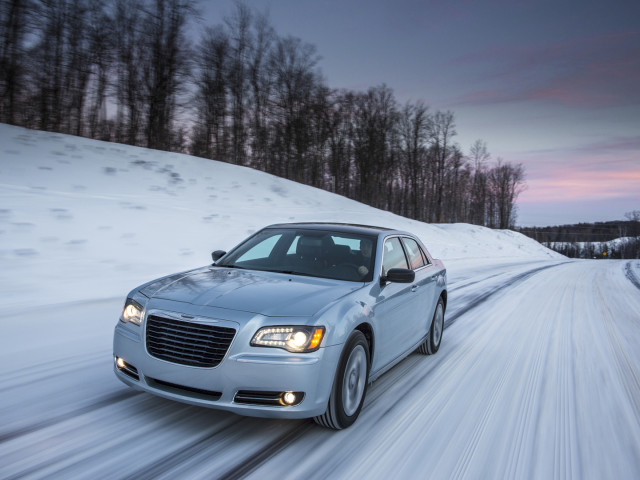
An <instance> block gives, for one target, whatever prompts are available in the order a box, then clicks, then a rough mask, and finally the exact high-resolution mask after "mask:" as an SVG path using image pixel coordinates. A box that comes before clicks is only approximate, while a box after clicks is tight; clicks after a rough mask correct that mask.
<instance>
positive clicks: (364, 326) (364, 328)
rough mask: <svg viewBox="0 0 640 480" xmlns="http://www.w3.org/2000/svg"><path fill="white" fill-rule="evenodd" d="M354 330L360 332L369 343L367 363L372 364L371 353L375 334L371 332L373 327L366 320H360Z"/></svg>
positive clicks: (372, 352) (373, 347) (373, 349)
mask: <svg viewBox="0 0 640 480" xmlns="http://www.w3.org/2000/svg"><path fill="white" fill-rule="evenodd" d="M354 330H358V331H360V332H362V334H363V335H364V338H366V339H367V343H368V344H369V364H370V365H371V364H373V354H374V351H375V335H374V333H373V327H372V326H371V324H369V323H368V322H362V323H361V324H359V325H358V326H357V327H356V328H354Z"/></svg>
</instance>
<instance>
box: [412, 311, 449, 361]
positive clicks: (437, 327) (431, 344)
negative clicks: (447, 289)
mask: <svg viewBox="0 0 640 480" xmlns="http://www.w3.org/2000/svg"><path fill="white" fill-rule="evenodd" d="M443 330H444V302H443V301H442V298H439V299H438V304H437V305H436V310H435V312H433V319H432V320H431V327H430V328H429V335H428V336H427V338H426V340H425V341H424V342H423V343H422V345H420V346H419V347H418V351H419V352H420V353H424V354H425V355H433V354H434V353H436V352H437V351H438V349H439V348H440V343H442V332H443Z"/></svg>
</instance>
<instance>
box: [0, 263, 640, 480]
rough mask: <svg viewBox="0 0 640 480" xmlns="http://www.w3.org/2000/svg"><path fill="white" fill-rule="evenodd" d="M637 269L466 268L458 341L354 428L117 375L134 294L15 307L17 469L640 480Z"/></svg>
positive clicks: (455, 275)
mask: <svg viewBox="0 0 640 480" xmlns="http://www.w3.org/2000/svg"><path fill="white" fill-rule="evenodd" d="M454 263H455V262H454ZM625 267H626V263H625V262H616V261H609V262H593V261H572V262H567V261H545V262H520V263H516V264H513V263H512V264H502V265H494V266H493V267H492V268H490V269H489V270H487V269H486V268H487V267H486V266H485V267H484V268H479V269H465V268H463V267H462V266H461V267H460V268H456V266H454V267H453V268H451V274H450V286H451V292H450V298H451V303H450V306H449V309H448V311H447V328H446V330H445V334H444V340H443V344H442V347H441V350H440V352H438V354H437V355H435V356H432V357H424V356H421V355H418V354H413V355H411V356H409V357H408V358H407V359H406V360H404V361H403V362H402V363H400V364H399V365H398V366H396V367H395V368H394V369H393V370H391V371H390V372H388V373H387V374H385V375H383V377H382V378H380V379H379V380H378V381H376V382H375V383H374V384H372V386H371V387H370V389H369V392H368V395H367V399H366V402H365V407H364V409H363V411H362V414H361V417H360V419H359V420H358V422H356V424H355V425H354V426H352V427H351V428H349V429H347V430H345V431H341V432H333V431H328V430H326V429H323V428H320V427H318V426H317V425H315V424H314V423H313V422H312V421H310V420H304V421H300V420H298V421H285V420H266V419H255V418H243V417H239V416H236V415H233V414H228V413H223V412H216V411H212V410H207V409H203V408H197V407H191V406H186V405H183V404H180V403H175V402H171V401H168V400H163V399H160V398H157V397H154V396H152V395H148V394H145V393H137V392H135V391H134V390H131V389H128V388H126V387H125V386H124V385H122V384H120V382H118V381H117V380H116V379H115V377H114V375H113V373H112V372H111V368H112V363H111V351H110V340H111V329H112V327H113V325H114V323H115V320H116V318H117V315H118V313H119V309H120V307H121V305H120V304H121V303H122V302H121V299H114V300H103V301H96V302H91V303H85V304H74V305H66V306H58V307H55V308H47V309H36V310H33V311H31V312H29V313H22V314H20V315H11V316H8V317H5V318H3V319H2V324H3V329H4V330H5V332H4V334H3V336H2V340H1V348H0V351H1V353H0V355H1V358H2V364H3V371H4V373H3V375H2V380H1V382H0V389H1V391H2V399H3V400H2V406H1V410H0V419H1V420H0V465H2V467H1V468H0V472H1V473H0V477H2V478H97V477H101V478H177V477H182V478H218V477H220V478H240V477H244V476H248V477H249V478H265V476H267V477H269V478H326V477H332V478H388V477H390V476H393V477H395V478H408V477H409V478H411V477H422V476H423V475H424V472H429V474H430V475H429V476H432V477H433V478H462V477H470V478H629V479H631V478H639V477H640V329H639V328H638V327H639V323H640V318H639V314H638V312H640V290H639V289H638V288H637V287H636V286H635V285H634V284H633V283H632V282H631V281H630V280H629V279H628V278H627V276H626V271H627V269H626V268H625ZM488 271H489V272H491V274H490V275H488V274H487V272H488ZM89 318H91V320H92V321H91V322H88V319H89ZM89 325H90V326H89ZM52 327H55V328H54V329H52ZM7 329H8V331H7ZM42 330H44V331H49V332H52V331H54V332H57V334H56V335H55V338H42V337H40V336H39V335H38V332H39V331H42ZM12 338H13V339H15V338H26V339H31V340H30V341H29V342H28V343H26V344H21V345H18V344H11V343H10V342H8V341H7V340H8V339H12Z"/></svg>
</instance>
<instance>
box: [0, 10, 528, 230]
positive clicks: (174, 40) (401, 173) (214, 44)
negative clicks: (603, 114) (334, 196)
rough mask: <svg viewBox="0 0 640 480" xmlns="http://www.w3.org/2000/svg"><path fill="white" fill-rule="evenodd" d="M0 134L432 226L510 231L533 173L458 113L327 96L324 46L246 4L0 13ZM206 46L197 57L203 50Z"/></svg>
mask: <svg viewBox="0 0 640 480" xmlns="http://www.w3.org/2000/svg"><path fill="white" fill-rule="evenodd" d="M0 2H1V3H0V5H1V8H0V41H1V42H2V43H1V44H0V66H1V67H2V68H1V69H0V93H1V94H2V97H1V99H0V121H4V122H8V123H13V124H18V125H23V126H27V127H30V128H39V129H43V130H51V131H57V132H63V133H71V134H74V135H84V136H89V137H92V138H99V139H102V140H112V141H117V142H122V143H128V144H131V145H141V146H146V147H149V148H155V149H161V150H171V151H189V152H190V153H192V154H194V155H198V156H201V157H205V158H210V159H216V160H221V161H225V162H230V163H235V164H238V165H246V166H250V167H253V168H257V169H261V170H264V171H267V172H270V173H273V174H275V175H279V176H282V177H285V178H289V179H292V180H295V181H298V182H302V183H305V184H308V185H312V186H315V187H318V188H323V189H326V190H329V191H333V192H336V193H338V194H341V195H345V196H348V197H350V198H354V199H356V200H359V201H361V202H364V203H367V204H369V205H372V206H374V207H378V208H381V209H386V210H390V211H392V212H395V213H399V214H402V215H405V216H408V217H411V218H415V219H418V220H421V221H426V222H471V223H476V224H479V225H486V226H490V227H495V228H510V227H513V226H514V224H515V221H516V211H515V203H516V200H517V198H518V195H519V194H520V193H521V191H522V189H523V188H524V170H523V168H522V166H521V165H512V164H510V163H508V162H505V161H503V160H500V159H499V160H498V161H497V162H496V163H493V164H492V163H491V157H490V154H489V152H488V150H487V146H486V144H485V143H484V142H482V141H481V140H478V141H477V142H476V143H475V144H474V145H473V146H472V147H471V149H470V151H469V154H468V155H466V154H465V152H464V151H463V150H462V149H461V147H460V145H458V144H457V142H456V135H457V129H456V121H455V115H454V113H453V112H450V111H444V112H443V111H431V110H430V109H429V107H428V106H427V105H426V104H425V103H424V102H423V101H417V102H408V103H406V104H405V105H399V104H398V102H397V100H396V98H395V95H394V92H393V90H392V89H391V88H389V87H388V86H386V85H378V86H372V87H370V88H368V89H367V90H366V91H351V90H333V89H331V88H329V87H328V86H327V84H326V81H325V79H324V78H323V76H322V72H321V71H320V69H319V67H318V64H319V60H320V57H319V55H318V53H317V51H316V49H315V47H314V46H313V45H310V44H308V43H306V42H304V41H303V40H301V39H299V38H295V37H291V36H280V35H278V34H277V32H275V31H274V29H273V28H272V26H271V25H270V24H269V21H268V19H267V17H266V15H264V14H261V13H258V12H256V11H254V10H252V9H250V8H249V7H248V6H247V5H246V4H243V3H238V4H236V7H235V10H234V11H233V12H232V14H231V15H230V16H229V17H228V18H227V19H226V20H225V21H223V22H222V23H221V24H220V25H215V26H208V27H205V28H204V29H202V31H201V32H200V36H199V38H198V37H196V35H195V34H193V33H190V34H189V35H188V33H189V28H190V27H191V26H192V25H194V23H195V21H196V20H197V12H196V6H197V1H196V0H139V1H135V2H134V1H129V0H73V1H72V0H0ZM190 41H192V42H193V45H191V44H190Z"/></svg>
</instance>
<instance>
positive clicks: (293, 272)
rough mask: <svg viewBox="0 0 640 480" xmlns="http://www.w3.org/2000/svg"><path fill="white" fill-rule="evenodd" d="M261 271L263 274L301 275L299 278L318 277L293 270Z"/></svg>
mask: <svg viewBox="0 0 640 480" xmlns="http://www.w3.org/2000/svg"><path fill="white" fill-rule="evenodd" d="M263 271H264V272H273V273H284V274H286V275H301V276H304V277H318V275H314V274H313V273H303V272H295V271H293V270H263ZM321 278H322V277H321Z"/></svg>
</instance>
